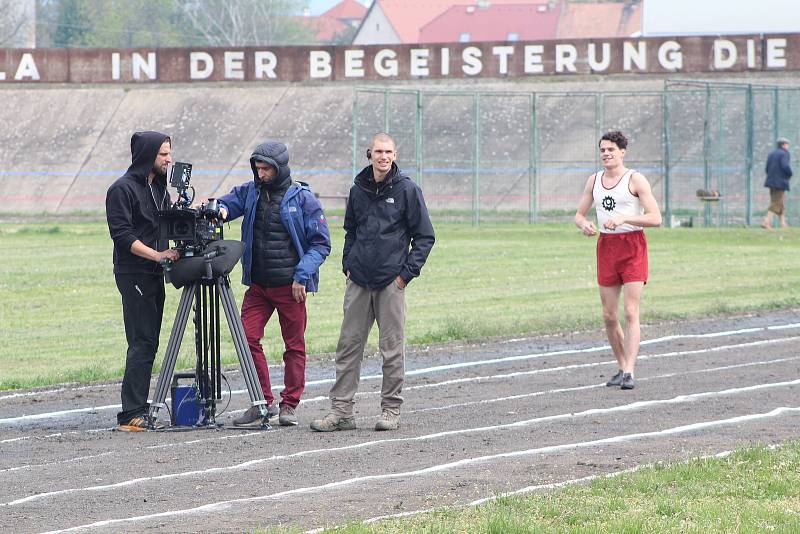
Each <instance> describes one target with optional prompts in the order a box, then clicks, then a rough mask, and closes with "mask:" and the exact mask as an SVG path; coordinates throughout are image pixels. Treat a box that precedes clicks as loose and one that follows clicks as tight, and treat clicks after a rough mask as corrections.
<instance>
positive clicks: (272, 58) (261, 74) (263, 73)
mask: <svg viewBox="0 0 800 534" xmlns="http://www.w3.org/2000/svg"><path fill="white" fill-rule="evenodd" d="M253 60H254V65H253V67H254V69H255V70H254V72H253V77H254V78H255V79H256V80H263V79H264V78H271V79H273V80H274V79H275V78H277V77H278V75H277V74H275V68H277V66H278V56H276V55H275V52H270V51H269V50H259V51H258V52H256V53H255V54H253Z"/></svg>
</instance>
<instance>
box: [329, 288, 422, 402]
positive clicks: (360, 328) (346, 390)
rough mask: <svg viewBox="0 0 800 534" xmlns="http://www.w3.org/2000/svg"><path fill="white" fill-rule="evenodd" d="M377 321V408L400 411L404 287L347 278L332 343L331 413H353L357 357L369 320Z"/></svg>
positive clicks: (360, 354) (358, 369)
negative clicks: (376, 286) (336, 335)
mask: <svg viewBox="0 0 800 534" xmlns="http://www.w3.org/2000/svg"><path fill="white" fill-rule="evenodd" d="M375 322H377V323H378V333H379V339H378V349H379V350H380V353H381V358H382V359H383V385H382V386H381V410H387V411H389V412H392V413H394V414H399V413H400V405H401V404H402V403H403V398H402V397H401V396H400V392H401V391H402V389H403V381H404V379H405V324H406V297H405V290H404V289H400V287H399V286H398V285H397V282H395V281H392V283H391V284H389V285H388V286H386V287H385V288H383V289H381V290H376V291H371V290H369V289H367V288H365V287H361V286H359V285H358V284H356V283H354V282H351V281H350V280H348V281H347V287H346V288H345V292H344V319H343V320H342V331H341V333H340V334H339V344H338V345H337V346H336V382H335V383H334V385H333V387H332V388H331V394H330V396H331V407H332V411H333V413H335V414H336V415H339V416H343V417H351V416H352V415H353V404H354V401H353V398H354V397H355V395H356V392H357V391H358V382H359V380H360V379H361V361H362V359H363V358H364V346H365V345H366V344H367V338H368V337H369V332H370V330H371V329H372V324H373V323H375Z"/></svg>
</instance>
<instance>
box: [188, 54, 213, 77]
mask: <svg viewBox="0 0 800 534" xmlns="http://www.w3.org/2000/svg"><path fill="white" fill-rule="evenodd" d="M212 72H214V58H213V57H211V54H209V53H208V52H192V53H190V54H189V78H190V79H192V80H205V79H206V78H208V77H209V76H211V73H212Z"/></svg>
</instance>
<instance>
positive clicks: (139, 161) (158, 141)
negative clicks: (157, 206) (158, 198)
mask: <svg viewBox="0 0 800 534" xmlns="http://www.w3.org/2000/svg"><path fill="white" fill-rule="evenodd" d="M167 139H169V136H168V135H166V134H163V133H161V132H150V131H148V132H136V133H134V134H133V135H132V136H131V166H130V167H128V174H130V175H132V176H134V177H136V178H138V179H140V180H146V179H147V177H148V176H149V175H150V171H151V170H152V169H153V164H154V163H155V162H156V156H157V155H158V149H160V148H161V145H163V144H164V141H166V140H167Z"/></svg>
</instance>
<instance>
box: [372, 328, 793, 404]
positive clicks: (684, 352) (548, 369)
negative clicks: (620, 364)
mask: <svg viewBox="0 0 800 534" xmlns="http://www.w3.org/2000/svg"><path fill="white" fill-rule="evenodd" d="M797 340H800V336H792V337H783V338H780V339H766V340H763V341H750V342H748V343H737V344H734V345H720V346H718V347H711V348H707V349H695V350H682V351H673V352H663V353H660V354H643V355H641V356H639V358H638V359H637V361H641V360H655V359H659V358H674V357H675V356H689V355H697V354H705V353H707V352H720V351H725V350H732V349H739V348H744V347H758V346H762V345H772V344H775V343H785V342H787V341H797ZM616 363H617V362H616V361H605V362H591V363H576V364H571V365H562V366H559V367H546V368H543V369H532V370H529V371H516V372H513V373H506V374H502V375H488V376H473V377H466V378H453V379H451V380H443V381H441V382H432V383H430V384H419V385H416V386H408V387H404V388H403V391H409V390H413V389H426V388H435V387H440V386H448V385H452V384H462V383H465V382H480V381H484V380H495V379H498V378H512V377H518V376H528V375H537V374H542V373H555V372H561V371H568V370H573V369H587V368H590V367H600V366H603V365H616ZM378 394H380V392H379V391H378V392H365V393H364V395H378Z"/></svg>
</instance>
